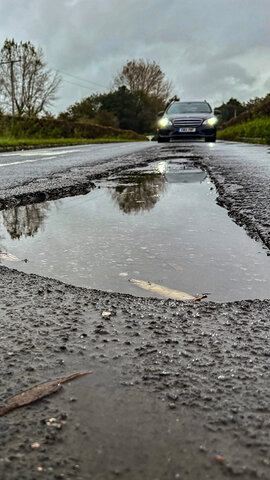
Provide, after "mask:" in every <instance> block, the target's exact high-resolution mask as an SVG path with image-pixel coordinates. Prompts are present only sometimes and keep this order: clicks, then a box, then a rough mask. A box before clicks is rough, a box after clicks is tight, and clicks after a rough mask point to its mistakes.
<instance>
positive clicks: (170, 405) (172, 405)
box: [169, 402, 176, 410]
mask: <svg viewBox="0 0 270 480" xmlns="http://www.w3.org/2000/svg"><path fill="white" fill-rule="evenodd" d="M169 408H171V409H172V410H173V409H174V408H176V405H175V403H174V402H171V403H169Z"/></svg>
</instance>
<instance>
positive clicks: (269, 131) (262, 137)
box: [217, 117, 270, 145]
mask: <svg viewBox="0 0 270 480" xmlns="http://www.w3.org/2000/svg"><path fill="white" fill-rule="evenodd" d="M217 138H219V139H220V140H232V141H236V142H247V143H261V144H267V145H270V118H269V117H260V118H254V119H253V120H250V121H248V122H245V123H241V124H239V125H234V126H231V127H227V128H225V129H224V130H220V131H219V132H218V133H217Z"/></svg>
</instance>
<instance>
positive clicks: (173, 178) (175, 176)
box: [165, 170, 207, 183]
mask: <svg viewBox="0 0 270 480" xmlns="http://www.w3.org/2000/svg"><path fill="white" fill-rule="evenodd" d="M206 177H207V175H206V173H205V172H202V171H201V170H191V171H190V170H184V171H181V172H166V173H165V178H166V180H167V182H168V183H202V182H203V181H204V180H205V179H206Z"/></svg>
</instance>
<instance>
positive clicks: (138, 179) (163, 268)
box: [0, 165, 270, 301]
mask: <svg viewBox="0 0 270 480" xmlns="http://www.w3.org/2000/svg"><path fill="white" fill-rule="evenodd" d="M204 179H205V174H204V173H203V172H201V171H198V170H188V169H187V170H185V169H182V170H181V169H179V166H178V168H177V165H176V166H174V167H172V168H171V167H170V168H165V170H164V172H163V174H160V173H156V172H153V169H152V171H151V172H149V171H148V173H147V171H142V172H141V173H140V175H138V174H137V173H136V172H134V171H133V172H132V173H131V174H130V175H129V176H127V175H125V176H124V177H122V178H121V179H120V184H118V185H116V179H112V181H111V182H110V181H107V182H106V185H107V187H104V188H103V187H102V186H101V188H96V189H94V190H93V191H92V192H90V193H89V194H88V195H84V196H78V197H71V198H65V199H62V200H59V201H56V202H46V203H43V204H35V205H29V206H27V207H19V208H16V209H15V208H14V209H11V210H7V211H5V212H2V217H3V220H2V224H1V227H0V228H1V230H0V232H1V234H0V249H1V250H2V251H8V252H10V253H12V254H14V255H17V256H18V257H19V258H28V260H29V262H28V263H27V264H25V263H16V264H12V265H11V264H9V266H14V267H15V268H18V269H20V270H23V271H25V272H31V273H38V274H41V275H44V276H48V277H53V278H58V279H60V280H63V281H65V282H67V283H72V284H74V285H78V286H86V287H91V288H97V289H102V290H111V291H118V292H124V293H131V294H133V295H146V296H151V293H149V292H144V291H143V290H139V289H138V287H136V286H134V285H132V284H131V283H130V282H128V278H130V277H133V278H138V279H141V280H149V281H152V282H155V283H158V284H161V285H165V286H167V287H169V288H173V289H178V290H182V291H185V292H188V293H190V294H194V295H196V294H199V293H203V292H211V296H210V299H211V300H217V301H227V300H235V299H242V298H267V297H268V296H269V285H270V269H269V265H268V262H269V259H268V258H267V256H266V253H265V251H264V250H263V249H262V247H261V246H260V244H258V243H256V242H254V241H253V240H251V239H250V238H249V237H247V236H246V234H245V232H244V231H243V230H242V229H241V228H240V227H238V226H236V225H235V224H234V223H233V222H232V221H231V220H230V219H229V217H228V216H227V213H226V211H225V210H224V209H222V208H220V207H218V206H217V205H216V203H215V201H214V199H215V193H214V191H213V185H212V184H211V183H210V182H209V180H207V181H204ZM100 185H102V182H101V183H100ZM8 232H9V233H8ZM3 263H4V262H3ZM5 264H6V265H7V262H6V263H5Z"/></svg>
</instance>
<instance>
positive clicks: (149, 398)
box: [0, 142, 270, 480]
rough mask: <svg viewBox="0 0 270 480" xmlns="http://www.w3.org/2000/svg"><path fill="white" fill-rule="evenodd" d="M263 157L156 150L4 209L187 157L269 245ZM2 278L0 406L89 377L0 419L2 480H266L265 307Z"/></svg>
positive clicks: (64, 176)
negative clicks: (22, 394)
mask: <svg viewBox="0 0 270 480" xmlns="http://www.w3.org/2000/svg"><path fill="white" fill-rule="evenodd" d="M268 151H269V148H268V147H264V146H253V145H240V144H232V143H225V142H224V143H219V142H218V143H216V144H215V145H211V144H203V143H202V144H200V143H194V144H170V145H166V146H154V147H153V148H150V149H148V150H146V151H141V152H139V153H137V154H134V153H131V154H129V155H127V156H125V157H121V158H120V157H116V158H115V159H114V160H112V161H108V162H106V163H102V164H100V165H98V164H95V165H93V166H92V167H91V166H83V167H76V169H75V170H73V169H69V170H67V171H65V172H63V173H61V174H59V172H58V173H57V175H55V174H52V175H51V176H50V177H49V178H48V179H40V180H39V181H35V182H32V183H30V184H28V185H26V184H25V185H23V186H21V187H19V188H12V189H8V190H6V191H5V192H4V194H3V191H2V192H1V195H0V197H1V198H0V202H1V204H2V207H3V206H7V205H10V204H14V205H16V204H20V203H23V202H26V201H32V202H35V201H37V200H38V199H41V198H48V199H49V198H56V197H57V196H58V198H60V197H61V196H63V195H67V194H76V192H78V191H82V189H83V188H85V189H86V188H87V183H88V184H89V183H92V184H93V183H94V182H95V179H97V178H101V177H102V176H106V175H107V174H110V173H112V172H113V171H119V170H120V169H121V168H122V169H125V168H128V167H130V166H132V165H143V164H145V163H147V162H153V161H157V160H158V159H160V160H164V159H166V158H174V157H175V158H179V157H181V158H183V159H185V160H186V162H187V163H189V164H190V165H198V166H202V167H203V168H205V169H206V170H207V171H208V172H209V174H210V176H211V178H212V179H213V181H214V182H215V185H216V188H217V191H218V194H219V197H218V202H219V203H220V204H221V205H223V206H224V207H225V208H227V210H228V213H229V214H230V215H231V217H232V219H233V220H234V221H236V222H237V223H239V224H241V225H242V226H244V227H245V228H246V230H247V232H248V233H249V234H250V235H251V236H253V237H255V238H256V239H257V240H258V241H260V242H263V243H264V244H265V245H268V241H269V182H268V175H269V171H270V162H269V160H268V158H269V154H268ZM198 214H199V212H198ZM0 275H1V285H2V288H1V292H0V307H1V322H0V339H1V340H0V341H1V349H0V362H1V378H0V397H1V406H2V405H3V404H4V403H5V401H6V399H7V398H8V397H9V396H11V395H13V394H15V393H18V392H19V391H21V390H23V389H26V388H29V386H32V385H35V384H37V383H39V382H42V381H46V380H48V379H53V378H58V377H61V376H63V375H65V374H70V373H73V372H74V371H78V370H86V369H91V370H92V371H93V374H92V375H89V376H88V377H84V378H82V379H81V380H80V379H78V380H77V381H74V383H71V384H70V385H66V386H65V388H64V389H63V392H61V393H60V394H55V395H54V396H52V397H48V399H47V400H43V401H41V402H38V403H36V404H35V405H32V406H29V407H27V408H24V409H21V410H17V411H14V412H13V413H11V414H10V415H9V416H6V417H2V418H1V419H0V420H1V437H0V477H1V478H3V479H5V480H17V479H20V480H36V479H37V478H45V479H46V480H47V478H48V479H49V478H53V479H59V478H66V479H72V478H75V479H76V480H79V479H80V480H88V479H91V478H92V479H106V480H107V479H108V480H112V479H114V478H116V477H120V478H122V479H125V480H126V479H128V480H129V479H134V480H135V479H136V480H139V479H141V478H145V479H149V480H150V479H151V480H154V479H159V480H168V479H169V480H171V479H176V478H178V479H179V478H180V479H181V480H195V479H196V480H197V479H200V480H222V479H230V478H240V479H244V480H253V479H256V478H261V479H264V480H268V479H269V478H270V462H269V446H270V429H269V416H270V406H269V405H270V382H269V350H270V349H269V333H270V326H269V315H270V300H269V299H266V300H264V301H259V300H253V301H250V300H245V301H236V302H231V303H221V304H216V303H214V302H209V303H203V302H201V303H198V302H196V303H193V302H188V303H182V302H177V301H170V300H167V301H166V300H157V299H151V298H148V299H146V298H144V299H142V298H135V297H132V296H129V295H123V294H110V293H103V292H99V291H92V290H87V289H83V288H76V287H71V286H69V285H65V284H63V283H61V282H58V281H55V280H49V279H44V278H42V277H39V276H36V275H26V274H24V273H20V272H17V271H16V270H10V269H7V268H5V267H3V266H1V267H0ZM103 312H109V313H110V315H107V316H104V315H102V314H103ZM49 419H52V421H51V422H50V421H49ZM62 422H63V423H62ZM34 442H38V443H39V444H40V447H38V448H34V447H32V445H33V444H34ZM41 476H42V477H41Z"/></svg>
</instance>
